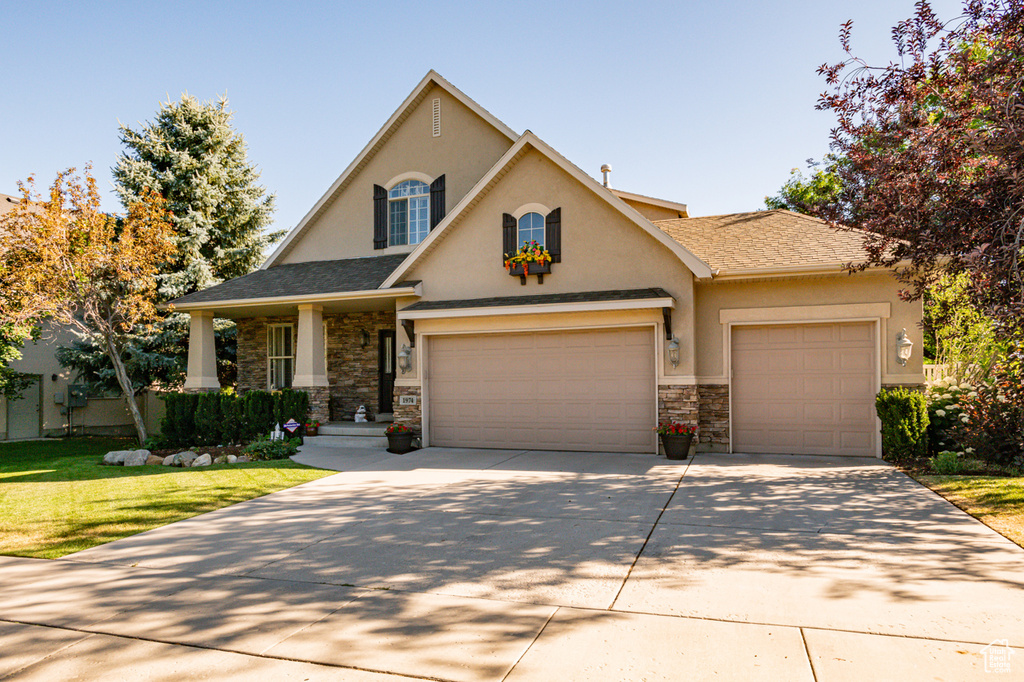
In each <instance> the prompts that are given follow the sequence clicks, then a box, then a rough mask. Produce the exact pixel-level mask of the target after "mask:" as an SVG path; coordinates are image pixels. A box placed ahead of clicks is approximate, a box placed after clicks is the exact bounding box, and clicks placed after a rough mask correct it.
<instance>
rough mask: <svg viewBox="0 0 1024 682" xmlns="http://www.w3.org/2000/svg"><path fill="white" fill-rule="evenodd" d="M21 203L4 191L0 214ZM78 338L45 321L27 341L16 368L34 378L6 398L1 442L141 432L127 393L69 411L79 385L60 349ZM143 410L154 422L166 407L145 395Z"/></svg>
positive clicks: (1, 405)
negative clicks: (73, 391) (62, 361)
mask: <svg viewBox="0 0 1024 682" xmlns="http://www.w3.org/2000/svg"><path fill="white" fill-rule="evenodd" d="M18 201H19V199H18V198H17V197H12V196H8V195H6V194H0V215H3V214H4V213H7V212H9V211H11V210H13V209H14V207H15V205H16V204H17V203H18ZM73 340H74V336H73V335H72V334H71V333H70V332H69V331H67V330H65V329H61V328H59V327H55V326H53V325H45V326H44V327H43V333H42V335H41V338H40V339H39V340H38V341H27V342H26V343H25V346H24V347H23V348H22V349H21V355H22V358H21V360H17V361H15V362H12V363H11V364H10V366H11V367H12V368H13V369H15V370H17V371H19V372H23V373H25V374H29V375H32V378H33V382H32V384H31V385H30V386H29V387H28V388H26V389H25V390H24V391H22V393H21V397H20V398H19V399H17V400H7V399H6V398H3V397H0V440H17V439H23V438H39V437H42V436H63V435H67V434H68V433H70V432H71V431H72V430H73V431H74V433H75V434H78V435H81V434H89V435H132V434H134V433H135V426H134V425H133V423H132V418H131V415H130V414H129V413H128V407H127V405H126V404H125V401H124V398H122V397H95V396H90V397H88V398H87V400H86V404H85V405H84V406H80V407H73V408H71V409H70V411H69V404H71V400H70V396H69V392H68V386H69V385H71V384H73V383H74V382H73V381H72V379H73V377H72V375H71V372H70V370H68V369H66V368H64V367H62V366H61V364H60V363H59V362H58V361H57V358H56V355H55V353H56V350H57V348H58V347H60V346H69V345H71V343H72V341H73ZM139 408H140V409H141V410H142V411H143V414H144V415H148V414H149V413H150V412H152V413H153V415H152V417H151V418H150V419H149V420H148V421H150V422H151V423H152V422H155V421H156V419H155V418H156V417H157V415H158V410H160V409H161V408H162V405H157V404H156V402H155V399H154V397H153V396H152V394H144V395H142V396H140V398H139Z"/></svg>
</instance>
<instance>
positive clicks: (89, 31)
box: [0, 0, 960, 228]
mask: <svg viewBox="0 0 1024 682" xmlns="http://www.w3.org/2000/svg"><path fill="white" fill-rule="evenodd" d="M934 7H935V8H936V10H937V11H938V13H939V15H940V16H941V17H943V18H945V19H951V18H953V17H955V16H956V15H957V14H959V7H960V5H959V3H957V2H952V1H948V0H947V1H937V2H935V3H934ZM912 11H913V3H912V2H911V0H862V1H861V2H857V3H853V2H833V1H831V0H813V1H802V0H801V1H799V2H784V3H760V2H758V3H754V2H728V1H727V2H706V1H705V2H633V3H623V2H614V3H603V2H587V3H583V2H523V3H516V2H510V3H503V4H497V3H493V4H492V3H445V2H436V3H425V2H416V3H406V2H389V3H367V2H351V3H350V2H321V3H316V2H289V3H283V2H281V3H273V2H256V1H251V2H211V1H209V0H207V1H202V2H165V3H150V2H138V1H137V0H136V1H134V2H130V3H114V2H97V3H68V2H46V1H39V0H36V1H34V2H22V3H16V4H8V5H6V6H5V9H4V13H3V16H4V19H3V29H2V31H3V38H2V40H0V63H2V64H3V65H4V66H5V71H6V79H5V80H6V83H5V87H4V93H3V95H2V99H0V121H2V123H3V128H2V129H3V147H2V152H0V193H6V194H14V193H15V190H16V188H17V185H16V183H17V181H18V180H20V179H24V178H25V177H26V176H28V175H29V174H30V173H34V174H35V175H36V177H37V180H38V183H39V184H40V185H41V186H44V187H45V186H46V185H47V184H49V182H51V181H52V179H53V177H54V175H55V174H56V172H57V171H58V170H59V169H61V168H64V167H67V166H71V165H75V166H79V167H81V166H82V165H84V164H85V163H86V162H90V161H91V162H92V164H93V166H94V173H95V175H96V177H97V178H98V180H99V181H100V185H101V187H102V188H103V190H104V201H105V204H104V207H105V208H107V209H108V210H119V206H118V205H117V202H116V199H115V198H114V195H113V192H112V191H111V190H110V168H111V166H113V165H114V163H115V162H116V159H117V156H118V155H119V153H120V152H121V146H120V143H119V141H118V134H117V127H118V121H121V122H124V123H127V124H129V125H131V126H133V127H135V126H137V125H138V123H139V122H140V121H145V120H149V119H152V117H153V116H154V114H155V113H156V111H157V108H158V106H159V103H160V102H161V101H165V100H166V99H167V98H168V97H170V98H171V99H177V98H178V97H179V96H180V94H181V93H182V92H184V91H188V92H189V93H191V94H193V95H195V96H197V97H199V98H201V99H210V98H214V97H216V96H217V95H218V94H226V95H227V97H228V99H229V100H230V106H231V108H232V109H233V110H234V111H235V120H234V122H235V127H236V129H237V130H239V131H240V132H241V133H243V134H244V135H245V137H246V140H247V142H248V145H249V157H250V159H251V160H252V161H253V162H255V163H256V164H257V165H258V166H259V167H260V169H261V171H262V181H263V182H264V184H265V185H266V186H267V188H268V189H270V190H271V191H273V192H275V193H276V194H277V200H278V210H277V214H276V216H275V221H276V225H275V226H276V227H278V228H290V227H292V226H294V225H295V224H296V223H297V222H298V221H299V220H300V219H301V218H302V216H303V215H304V214H305V213H306V211H308V210H309V208H311V207H312V205H313V204H314V203H315V202H316V200H317V199H319V197H320V196H321V195H322V194H323V192H324V191H325V190H326V189H327V188H328V187H329V186H330V184H331V183H332V182H333V181H334V179H335V178H336V177H337V176H338V174H339V173H340V172H341V171H342V170H343V169H344V168H345V166H346V165H348V163H349V162H350V161H351V160H352V158H353V157H355V155H356V154H358V153H359V151H360V150H361V149H362V148H363V146H364V145H365V144H366V143H367V142H368V141H369V140H370V138H371V137H372V136H373V135H374V134H375V133H376V132H377V130H378V129H379V128H380V126H381V125H382V124H383V123H384V122H385V120H386V119H387V118H388V117H389V116H390V115H391V114H392V113H393V111H394V110H395V108H396V107H397V106H398V105H399V104H400V103H401V102H402V100H403V99H404V98H405V97H406V96H407V95H408V94H409V92H410V91H411V90H412V88H413V87H414V86H415V85H416V84H417V83H418V82H419V80H420V79H421V78H422V77H423V75H424V74H426V72H427V71H428V70H429V69H431V68H433V69H436V70H437V71H438V72H439V73H440V74H441V75H442V76H444V77H445V78H447V79H448V80H449V81H451V82H452V83H453V84H454V85H455V86H456V87H458V88H460V89H461V90H463V91H464V92H465V93H466V94H468V95H469V96H470V97H472V98H473V99H475V100H476V101H477V102H479V103H480V104H481V105H482V106H483V107H484V108H486V109H488V110H489V111H491V113H493V114H494V115H495V116H497V117H498V118H499V119H501V120H502V121H504V122H505V123H506V124H508V125H509V126H511V127H512V128H513V129H514V130H516V131H517V132H522V131H523V130H525V129H527V128H528V129H530V130H532V131H533V132H534V133H536V134H537V135H539V136H540V137H541V138H542V139H544V140H545V141H546V142H548V143H549V144H551V145H552V146H553V147H554V148H555V149H557V150H558V151H560V152H561V153H562V154H564V155H565V156H566V157H567V158H568V159H569V160H570V161H572V162H574V163H575V164H577V165H578V166H580V167H581V168H582V169H583V170H585V171H586V172H588V173H590V174H591V175H593V176H595V177H599V176H600V172H599V169H600V167H601V164H602V163H610V164H612V166H613V168H614V170H613V172H612V184H613V186H615V187H618V188H620V189H623V190H626V191H631V192H637V193H641V194H648V195H652V196H656V197H661V198H665V199H671V200H676V201H681V202H684V203H686V204H688V205H689V209H690V214H691V215H713V214H718V213H732V212H739V211H751V210H755V209H757V208H760V207H761V206H762V202H763V198H764V196H765V195H766V194H774V193H775V192H776V191H777V190H778V188H779V186H780V185H781V184H782V183H783V182H784V181H785V180H786V178H787V177H788V175H789V171H790V169H791V168H793V167H798V166H799V167H801V168H802V167H803V166H804V160H805V159H807V158H808V157H815V158H820V157H821V156H822V155H823V154H824V153H825V152H826V151H827V149H828V133H829V129H830V127H831V125H832V123H833V120H832V118H831V116H830V115H829V114H827V113H823V112H818V111H815V109H814V105H815V103H816V101H817V98H818V95H819V94H820V93H821V92H822V90H823V89H824V81H823V80H822V79H821V78H820V77H819V76H817V74H816V73H815V70H816V69H817V67H818V66H819V65H820V64H822V63H823V62H826V61H828V62H832V61H835V60H837V59H841V58H842V53H841V51H840V49H839V44H838V40H837V35H838V31H839V25H840V24H841V23H842V22H844V21H846V20H847V19H852V20H853V21H854V33H853V41H854V48H855V51H857V53H858V54H859V55H862V56H865V57H867V58H869V59H871V60H873V61H874V62H878V63H885V62H887V61H888V60H890V59H893V58H895V52H894V50H893V48H892V44H891V42H890V40H889V31H890V29H891V27H892V26H893V25H894V24H895V23H896V22H897V21H899V20H900V19H903V18H905V17H907V16H909V15H910V14H911V13H912Z"/></svg>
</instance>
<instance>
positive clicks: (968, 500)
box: [915, 474, 1024, 547]
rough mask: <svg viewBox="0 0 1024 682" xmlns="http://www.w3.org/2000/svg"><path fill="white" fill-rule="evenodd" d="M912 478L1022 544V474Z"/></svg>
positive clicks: (1023, 506) (917, 476) (1023, 500)
mask: <svg viewBox="0 0 1024 682" xmlns="http://www.w3.org/2000/svg"><path fill="white" fill-rule="evenodd" d="M915 478H917V480H919V481H920V482H921V483H923V484H925V485H926V486H928V487H929V488H931V489H932V490H934V491H935V492H937V493H938V494H940V495H942V496H943V497H945V498H946V499H947V500H949V501H950V502H952V503H953V504H955V505H956V506H958V507H960V508H961V509H963V510H964V511H965V512H967V513H968V514H970V515H971V516H973V517H975V518H977V519H979V520H980V521H981V522H982V523H984V524H985V525H987V526H989V527H990V528H994V529H995V530H997V531H999V532H1000V533H1002V534H1003V535H1005V536H1006V537H1008V538H1010V539H1011V540H1013V541H1014V542H1016V543H1017V544H1018V545H1020V546H1022V547H1024V478H1019V477H1018V478H1004V477H995V476H933V475H920V474H918V475H916V476H915Z"/></svg>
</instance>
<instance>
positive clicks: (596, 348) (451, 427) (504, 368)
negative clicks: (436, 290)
mask: <svg viewBox="0 0 1024 682" xmlns="http://www.w3.org/2000/svg"><path fill="white" fill-rule="evenodd" d="M427 352H428V355H429V361H428V362H429V370H428V375H427V410H428V419H429V434H430V444H431V445H437V446H446V447H483V448H528V449H538V450H582V451H587V450H589V451H605V452H653V451H654V447H655V440H654V438H655V435H654V431H653V427H654V424H655V420H656V405H655V382H654V332H653V329H651V328H626V329H602V330H587V331H571V332H540V333H524V334H465V335H452V336H431V337H429V340H428V345H427Z"/></svg>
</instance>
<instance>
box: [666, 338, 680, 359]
mask: <svg viewBox="0 0 1024 682" xmlns="http://www.w3.org/2000/svg"><path fill="white" fill-rule="evenodd" d="M668 361H669V362H671V363H672V366H673V367H678V366H679V339H677V338H676V337H674V336H673V337H672V340H671V341H669V342H668Z"/></svg>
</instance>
